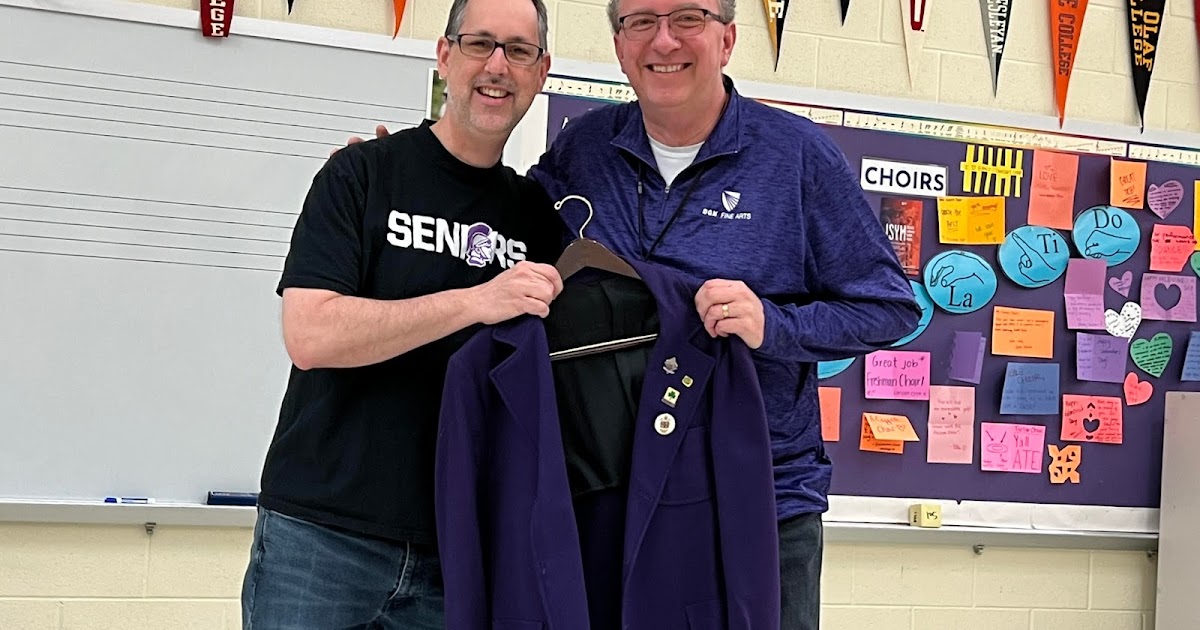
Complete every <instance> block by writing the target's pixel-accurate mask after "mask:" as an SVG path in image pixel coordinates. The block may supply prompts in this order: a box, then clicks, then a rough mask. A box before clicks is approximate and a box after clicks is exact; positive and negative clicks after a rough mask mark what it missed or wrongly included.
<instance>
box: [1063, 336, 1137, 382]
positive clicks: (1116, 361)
mask: <svg viewBox="0 0 1200 630" xmlns="http://www.w3.org/2000/svg"><path fill="white" fill-rule="evenodd" d="M1128 358H1129V340H1128V339H1126V338H1124V337H1113V336H1111V335H1093V334H1091V333H1084V332H1080V333H1075V378H1076V379H1077V380H1080V381H1095V382H1099V383H1121V382H1124V380H1125V367H1126V363H1127V362H1128V361H1127V359H1128Z"/></svg>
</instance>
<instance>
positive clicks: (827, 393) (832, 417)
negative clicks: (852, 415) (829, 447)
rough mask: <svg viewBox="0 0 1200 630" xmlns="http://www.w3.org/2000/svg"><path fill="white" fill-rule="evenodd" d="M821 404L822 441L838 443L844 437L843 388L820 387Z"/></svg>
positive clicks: (818, 392)
mask: <svg viewBox="0 0 1200 630" xmlns="http://www.w3.org/2000/svg"><path fill="white" fill-rule="evenodd" d="M817 398H818V401H819V402H820V404H821V439H822V440H824V441H826V442H837V441H838V440H840V439H841V437H842V388H840V387H818V388H817Z"/></svg>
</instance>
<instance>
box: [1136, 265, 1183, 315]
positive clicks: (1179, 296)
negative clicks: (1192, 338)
mask: <svg viewBox="0 0 1200 630" xmlns="http://www.w3.org/2000/svg"><path fill="white" fill-rule="evenodd" d="M1141 307H1142V319H1154V320H1159V321H1169V322H1194V321H1196V277H1195V276H1172V275H1167V274H1161V273H1147V274H1142V301H1141Z"/></svg>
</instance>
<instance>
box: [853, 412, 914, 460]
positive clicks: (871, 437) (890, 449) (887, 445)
mask: <svg viewBox="0 0 1200 630" xmlns="http://www.w3.org/2000/svg"><path fill="white" fill-rule="evenodd" d="M868 415H869V414H866V413H864V414H863V417H862V434H861V435H860V436H859V440H858V450H860V451H870V452H872V453H892V454H896V455H899V454H901V453H903V452H904V440H881V439H878V438H876V437H875V433H874V431H873V430H872V429H871V423H870V422H869V421H868V420H867V416H868Z"/></svg>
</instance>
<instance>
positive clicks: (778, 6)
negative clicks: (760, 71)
mask: <svg viewBox="0 0 1200 630" xmlns="http://www.w3.org/2000/svg"><path fill="white" fill-rule="evenodd" d="M788 2H790V0H763V10H764V11H766V14H767V35H768V36H769V37H770V38H771V52H772V54H774V55H775V69H776V70H779V50H780V48H781V46H782V44H783V21H784V19H786V18H787V10H788Z"/></svg>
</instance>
